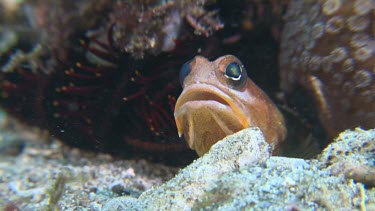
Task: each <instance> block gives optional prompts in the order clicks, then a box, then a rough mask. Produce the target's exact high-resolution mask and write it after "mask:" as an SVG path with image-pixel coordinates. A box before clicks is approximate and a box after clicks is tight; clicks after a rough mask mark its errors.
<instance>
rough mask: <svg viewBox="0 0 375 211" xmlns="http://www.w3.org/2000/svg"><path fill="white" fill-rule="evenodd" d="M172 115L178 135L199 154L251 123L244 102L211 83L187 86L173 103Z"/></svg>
mask: <svg viewBox="0 0 375 211" xmlns="http://www.w3.org/2000/svg"><path fill="white" fill-rule="evenodd" d="M174 116H175V120H176V125H177V129H178V133H179V136H180V137H181V136H182V135H184V138H185V140H186V141H187V142H188V144H189V146H190V148H192V149H194V150H196V152H197V153H198V155H199V156H201V155H203V154H204V153H205V152H207V151H208V150H209V149H210V147H211V146H212V145H213V144H215V143H216V142H217V141H219V140H221V139H223V138H224V137H225V136H227V135H230V134H233V133H235V132H237V131H239V130H241V129H243V128H247V127H248V126H249V124H250V121H249V120H248V119H247V116H246V114H244V113H243V105H241V104H239V103H238V102H235V101H234V100H233V99H232V98H231V97H230V96H229V95H228V94H226V93H225V92H224V91H222V90H221V89H219V88H217V87H216V86H213V85H210V84H193V85H190V86H189V87H186V88H185V89H184V91H183V92H182V93H181V95H180V97H179V98H178V100H177V102H176V107H175V112H174Z"/></svg>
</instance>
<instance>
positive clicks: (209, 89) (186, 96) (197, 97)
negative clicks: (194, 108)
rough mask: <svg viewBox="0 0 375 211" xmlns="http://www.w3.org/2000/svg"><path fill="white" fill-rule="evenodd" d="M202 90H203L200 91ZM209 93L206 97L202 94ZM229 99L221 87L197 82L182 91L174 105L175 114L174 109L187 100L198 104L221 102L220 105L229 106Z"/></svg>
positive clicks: (177, 108)
mask: <svg viewBox="0 0 375 211" xmlns="http://www.w3.org/2000/svg"><path fill="white" fill-rule="evenodd" d="M202 90H203V91H202ZM205 93H206V94H210V96H209V97H207V96H206V95H204V94H205ZM230 100H231V97H230V96H229V95H228V94H226V93H225V91H223V90H222V89H220V88H218V87H216V86H215V85H211V84H203V83H199V84H198V83H197V84H192V85H189V86H187V87H185V89H184V90H183V91H182V93H181V95H180V97H179V98H178V99H177V102H176V106H175V116H176V113H178V112H176V111H178V110H179V109H180V108H181V107H182V106H183V105H185V104H186V103H189V102H198V101H199V104H202V105H203V104H215V103H217V104H221V105H222V106H226V107H228V108H231V107H230V104H231V103H229V101H230Z"/></svg>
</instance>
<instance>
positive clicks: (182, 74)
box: [179, 61, 190, 86]
mask: <svg viewBox="0 0 375 211" xmlns="http://www.w3.org/2000/svg"><path fill="white" fill-rule="evenodd" d="M189 73H190V61H188V62H185V64H183V65H182V67H181V70H180V75H179V77H180V84H181V86H182V85H183V84H184V80H185V78H186V76H187V75H189Z"/></svg>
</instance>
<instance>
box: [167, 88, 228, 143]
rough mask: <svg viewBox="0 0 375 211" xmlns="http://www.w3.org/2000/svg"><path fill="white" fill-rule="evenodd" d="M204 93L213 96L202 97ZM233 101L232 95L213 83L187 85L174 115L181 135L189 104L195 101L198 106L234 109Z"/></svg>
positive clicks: (178, 100) (177, 103)
mask: <svg viewBox="0 0 375 211" xmlns="http://www.w3.org/2000/svg"><path fill="white" fill-rule="evenodd" d="M202 90H204V91H202ZM204 93H209V94H211V95H210V96H211V97H207V98H206V97H202V96H205V95H199V94H204ZM197 96H200V97H202V98H200V99H197V98H196V97H197ZM212 96H214V97H212ZM232 101H233V100H231V97H230V96H229V95H228V94H226V93H225V91H223V90H222V89H220V88H218V87H217V86H215V85H212V84H206V83H196V84H192V85H189V86H187V87H185V88H184V90H183V91H182V93H181V95H180V97H179V98H178V99H177V102H176V105H175V110H174V117H175V121H176V125H177V130H178V135H179V137H182V134H184V129H183V127H182V119H181V117H182V115H183V114H184V111H185V109H184V107H185V108H186V107H187V106H188V105H189V104H190V105H191V104H192V103H194V102H195V103H196V104H195V105H194V106H195V107H197V108H198V107H201V106H209V107H212V106H215V105H217V106H219V107H220V108H221V109H230V110H231V111H233V108H232V107H231V105H232V106H233V102H232ZM190 147H191V146H190Z"/></svg>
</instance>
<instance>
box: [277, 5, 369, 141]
mask: <svg viewBox="0 0 375 211" xmlns="http://www.w3.org/2000/svg"><path fill="white" fill-rule="evenodd" d="M374 11H375V3H374V2H373V1H370V0H355V1H351V0H322V1H310V0H305V1H291V3H290V5H289V8H288V12H287V15H286V17H285V20H286V24H285V27H284V29H283V37H282V40H281V54H280V59H279V61H280V74H281V83H282V84H281V86H282V88H283V89H284V90H285V91H287V92H292V91H293V89H295V87H296V84H298V85H300V86H301V87H303V88H305V89H306V90H308V92H309V93H310V94H311V95H312V97H313V98H314V100H315V105H316V107H317V109H318V111H319V117H320V120H321V123H322V124H323V126H324V128H325V129H326V131H327V132H328V135H329V136H330V137H331V138H332V137H334V136H335V135H337V134H338V133H339V132H340V131H342V130H344V129H347V128H355V127H357V126H361V127H363V128H367V129H369V128H373V127H375V110H374V109H375V83H374V81H375V78H374V73H375V72H374V70H375V66H374V62H373V61H374V59H375V55H374V51H375V37H374V33H373V27H372V25H373V24H374V18H373V12H374Z"/></svg>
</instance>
